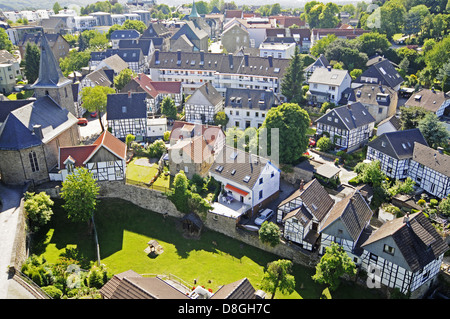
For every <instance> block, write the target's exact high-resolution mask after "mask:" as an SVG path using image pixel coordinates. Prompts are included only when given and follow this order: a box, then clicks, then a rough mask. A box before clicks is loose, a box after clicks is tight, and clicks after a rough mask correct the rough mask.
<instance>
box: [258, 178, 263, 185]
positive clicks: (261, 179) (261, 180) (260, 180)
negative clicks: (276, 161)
mask: <svg viewBox="0 0 450 319" xmlns="http://www.w3.org/2000/svg"><path fill="white" fill-rule="evenodd" d="M262 183H263V178H262V177H261V178H260V179H259V185H261V184H262Z"/></svg>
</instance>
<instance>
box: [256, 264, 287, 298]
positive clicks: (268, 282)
mask: <svg viewBox="0 0 450 319" xmlns="http://www.w3.org/2000/svg"><path fill="white" fill-rule="evenodd" d="M291 272H292V262H291V261H290V260H287V259H279V260H276V261H273V262H271V263H269V264H267V269H266V271H265V273H264V277H263V280H262V282H261V288H262V289H263V290H266V291H268V292H269V293H271V294H272V297H271V299H274V297H275V293H276V292H277V290H280V291H281V292H282V293H292V292H293V291H294V288H295V277H294V276H292V275H291Z"/></svg>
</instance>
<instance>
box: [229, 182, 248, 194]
mask: <svg viewBox="0 0 450 319" xmlns="http://www.w3.org/2000/svg"><path fill="white" fill-rule="evenodd" d="M225 188H228V189H229V190H232V191H233V192H236V193H238V194H241V195H242V196H247V195H248V192H246V191H244V190H242V189H240V188H237V187H234V186H233V185H230V184H227V185H226V186H225Z"/></svg>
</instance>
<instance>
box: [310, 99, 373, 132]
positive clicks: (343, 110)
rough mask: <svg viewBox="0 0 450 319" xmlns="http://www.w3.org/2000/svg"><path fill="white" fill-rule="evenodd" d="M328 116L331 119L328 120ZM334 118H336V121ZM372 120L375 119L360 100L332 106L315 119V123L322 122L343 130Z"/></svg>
mask: <svg viewBox="0 0 450 319" xmlns="http://www.w3.org/2000/svg"><path fill="white" fill-rule="evenodd" d="M328 117H331V121H328ZM335 118H337V119H338V122H337V123H336V122H335ZM373 122H375V119H374V118H373V116H372V115H370V113H369V111H368V110H367V109H366V108H365V107H364V105H362V104H361V103H360V102H356V103H353V104H350V105H346V106H340V107H337V108H334V109H332V110H331V111H329V112H327V113H326V114H324V115H322V116H321V117H320V118H318V119H317V120H316V123H323V124H326V125H331V126H333V127H337V128H339V129H344V130H352V129H355V128H358V127H361V126H364V125H367V124H370V123H373Z"/></svg>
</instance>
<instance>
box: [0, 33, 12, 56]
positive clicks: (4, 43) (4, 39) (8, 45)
mask: <svg viewBox="0 0 450 319" xmlns="http://www.w3.org/2000/svg"><path fill="white" fill-rule="evenodd" d="M0 50H6V51H8V52H10V53H13V51H14V45H13V43H12V42H11V40H10V39H9V37H8V34H7V33H6V31H5V29H3V28H0Z"/></svg>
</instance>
